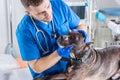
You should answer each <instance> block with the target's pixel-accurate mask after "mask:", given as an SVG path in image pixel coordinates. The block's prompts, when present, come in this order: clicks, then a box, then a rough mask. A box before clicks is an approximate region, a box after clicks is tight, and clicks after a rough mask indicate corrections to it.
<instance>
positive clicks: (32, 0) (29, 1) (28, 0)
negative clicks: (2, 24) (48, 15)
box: [21, 0, 43, 8]
mask: <svg viewBox="0 0 120 80" xmlns="http://www.w3.org/2000/svg"><path fill="white" fill-rule="evenodd" d="M42 2H43V0H21V3H22V4H23V6H24V7H25V8H29V6H30V5H31V6H38V5H40V4H41V3H42Z"/></svg>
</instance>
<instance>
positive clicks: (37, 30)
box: [30, 16, 57, 54]
mask: <svg viewBox="0 0 120 80" xmlns="http://www.w3.org/2000/svg"><path fill="white" fill-rule="evenodd" d="M30 18H31V20H32V23H33V25H34V27H35V28H36V34H35V37H36V39H37V42H38V45H39V47H40V48H41V50H42V51H43V54H46V53H49V52H50V49H49V47H48V43H47V39H46V36H45V34H44V32H43V31H42V30H40V29H38V27H37V25H36V23H35V22H34V20H33V18H32V17H31V16H30ZM38 33H41V34H42V35H43V38H44V39H45V44H46V48H47V50H45V49H44V48H43V47H42V45H41V44H40V39H39V38H38ZM52 37H53V38H56V37H57V35H56V32H55V28H54V23H53V19H52Z"/></svg>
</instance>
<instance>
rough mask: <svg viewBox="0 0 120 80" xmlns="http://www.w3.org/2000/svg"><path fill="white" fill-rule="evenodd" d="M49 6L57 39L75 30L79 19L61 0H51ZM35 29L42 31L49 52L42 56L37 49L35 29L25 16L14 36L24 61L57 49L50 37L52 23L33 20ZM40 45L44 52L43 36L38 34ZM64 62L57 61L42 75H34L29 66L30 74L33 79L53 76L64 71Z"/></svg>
mask: <svg viewBox="0 0 120 80" xmlns="http://www.w3.org/2000/svg"><path fill="white" fill-rule="evenodd" d="M50 2H51V6H52V11H53V23H54V27H55V32H56V34H57V38H58V37H59V36H60V35H65V34H67V33H68V32H69V31H70V30H71V29H75V28H77V26H78V24H79V22H80V18H79V17H78V16H77V15H76V14H75V13H74V12H73V11H72V10H71V9H70V8H69V7H68V6H67V5H66V4H65V3H64V2H63V1H62V0H51V1H50ZM34 21H35V23H36V25H37V27H38V28H39V29H40V30H42V31H43V32H44V34H45V36H46V39H47V42H48V46H49V49H50V52H49V53H47V54H45V55H44V54H42V53H43V52H42V50H41V48H40V47H39V45H38V43H37V40H36V36H35V33H36V29H35V27H34V25H33V23H32V21H31V18H30V16H29V15H27V14H26V15H25V16H24V17H23V19H22V20H21V22H20V23H19V25H18V27H17V29H16V36H17V40H18V45H19V49H20V53H21V57H22V59H23V60H24V61H31V60H36V59H39V58H41V57H43V56H47V55H49V54H51V53H52V52H53V51H55V50H56V49H57V47H58V46H57V43H56V40H57V38H53V37H52V23H51V22H49V23H48V24H45V23H43V22H41V21H38V20H36V19H34ZM39 37H40V40H39V41H40V43H41V45H42V46H43V48H44V49H45V50H46V44H45V40H44V38H43V36H42V35H41V34H40V35H39ZM67 63H68V62H66V61H61V60H60V61H58V62H57V63H56V64H55V65H54V66H52V67H51V68H49V69H48V70H46V71H44V72H42V73H35V72H34V71H33V70H32V68H31V67H30V66H29V69H30V72H31V74H32V76H33V78H36V77H44V76H46V75H54V74H58V73H62V72H65V71H66V66H67Z"/></svg>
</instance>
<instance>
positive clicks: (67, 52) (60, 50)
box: [57, 46, 73, 58]
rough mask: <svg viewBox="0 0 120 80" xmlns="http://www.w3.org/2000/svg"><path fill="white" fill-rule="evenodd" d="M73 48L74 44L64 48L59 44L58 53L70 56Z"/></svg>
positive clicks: (62, 55) (66, 56)
mask: <svg viewBox="0 0 120 80" xmlns="http://www.w3.org/2000/svg"><path fill="white" fill-rule="evenodd" d="M72 48H73V46H68V47H63V48H62V47H60V46H59V47H58V49H57V52H58V55H59V56H61V57H65V58H69V56H70V51H71V49H72Z"/></svg>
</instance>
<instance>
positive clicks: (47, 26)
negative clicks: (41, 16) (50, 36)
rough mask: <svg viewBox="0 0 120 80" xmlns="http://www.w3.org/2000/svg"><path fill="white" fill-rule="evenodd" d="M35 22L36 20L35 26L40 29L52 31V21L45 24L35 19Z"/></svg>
mask: <svg viewBox="0 0 120 80" xmlns="http://www.w3.org/2000/svg"><path fill="white" fill-rule="evenodd" d="M33 20H34V22H35V24H36V25H37V27H38V29H40V28H42V29H44V30H49V29H51V27H50V26H51V21H50V22H48V23H45V22H43V21H39V20H37V19H35V18H33Z"/></svg>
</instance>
